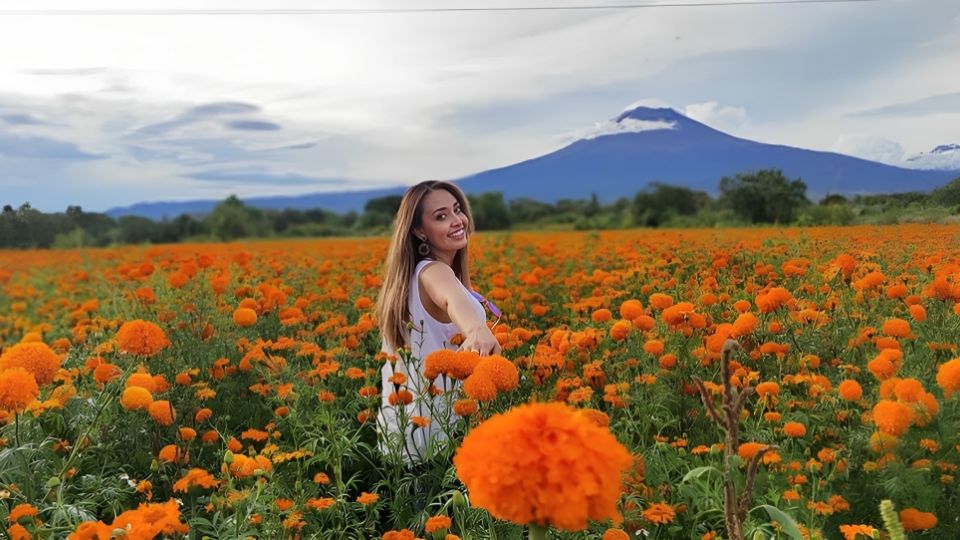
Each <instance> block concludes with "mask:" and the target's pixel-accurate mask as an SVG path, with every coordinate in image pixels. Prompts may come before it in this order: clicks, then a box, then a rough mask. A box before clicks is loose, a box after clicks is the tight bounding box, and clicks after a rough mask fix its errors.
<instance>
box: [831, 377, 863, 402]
mask: <svg viewBox="0 0 960 540" xmlns="http://www.w3.org/2000/svg"><path fill="white" fill-rule="evenodd" d="M837 392H838V393H839V394H840V397H841V398H842V399H843V400H845V401H859V400H860V398H862V397H863V388H861V387H860V383H858V382H857V381H855V380H853V379H847V380H845V381H843V382H841V383H840V385H839V386H838V387H837Z"/></svg>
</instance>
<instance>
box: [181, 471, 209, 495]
mask: <svg viewBox="0 0 960 540" xmlns="http://www.w3.org/2000/svg"><path fill="white" fill-rule="evenodd" d="M219 485H220V482H219V481H218V480H217V479H216V478H214V477H213V476H212V475H211V474H210V473H208V472H207V471H205V470H204V469H197V468H194V469H190V470H189V471H188V472H187V474H185V475H183V478H181V479H179V480H177V481H176V482H175V483H174V484H173V491H179V492H181V493H186V492H187V491H189V490H190V488H191V487H201V488H215V487H218V486H219Z"/></svg>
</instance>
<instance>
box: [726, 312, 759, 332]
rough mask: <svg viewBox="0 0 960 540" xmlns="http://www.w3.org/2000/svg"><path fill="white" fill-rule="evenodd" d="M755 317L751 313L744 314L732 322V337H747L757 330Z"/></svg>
mask: <svg viewBox="0 0 960 540" xmlns="http://www.w3.org/2000/svg"><path fill="white" fill-rule="evenodd" d="M757 322H758V321H757V316H756V315H754V314H753V313H744V314H742V315H740V316H739V317H737V320H735V321H733V334H732V335H733V337H740V336H747V335H750V334H752V333H753V331H754V330H755V329H756V328H757Z"/></svg>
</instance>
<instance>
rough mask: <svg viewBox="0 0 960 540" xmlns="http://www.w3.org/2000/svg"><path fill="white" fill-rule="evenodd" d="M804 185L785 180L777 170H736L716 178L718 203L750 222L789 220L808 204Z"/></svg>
mask: <svg viewBox="0 0 960 540" xmlns="http://www.w3.org/2000/svg"><path fill="white" fill-rule="evenodd" d="M806 192H807V185H806V184H805V183H804V182H803V181H802V180H800V179H796V180H789V179H787V177H786V176H784V175H783V173H782V172H781V171H779V170H777V169H763V170H760V171H757V172H755V173H740V174H737V175H736V176H734V177H732V178H731V177H729V176H724V177H723V178H722V179H721V180H720V199H719V204H720V205H721V206H723V207H725V208H730V209H732V210H733V211H734V212H736V213H737V214H739V215H741V216H743V217H744V218H745V219H747V220H749V221H750V222H751V223H783V224H786V223H790V222H792V221H793V219H794V216H795V215H796V213H797V211H798V210H799V209H800V208H802V207H804V206H806V205H809V204H810V201H809V200H807V196H806Z"/></svg>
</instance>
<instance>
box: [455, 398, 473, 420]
mask: <svg viewBox="0 0 960 540" xmlns="http://www.w3.org/2000/svg"><path fill="white" fill-rule="evenodd" d="M453 412H454V413H456V414H457V415H458V416H470V415H471V414H473V413H475V412H477V401H476V400H475V399H458V400H457V401H456V402H454V404H453Z"/></svg>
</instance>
